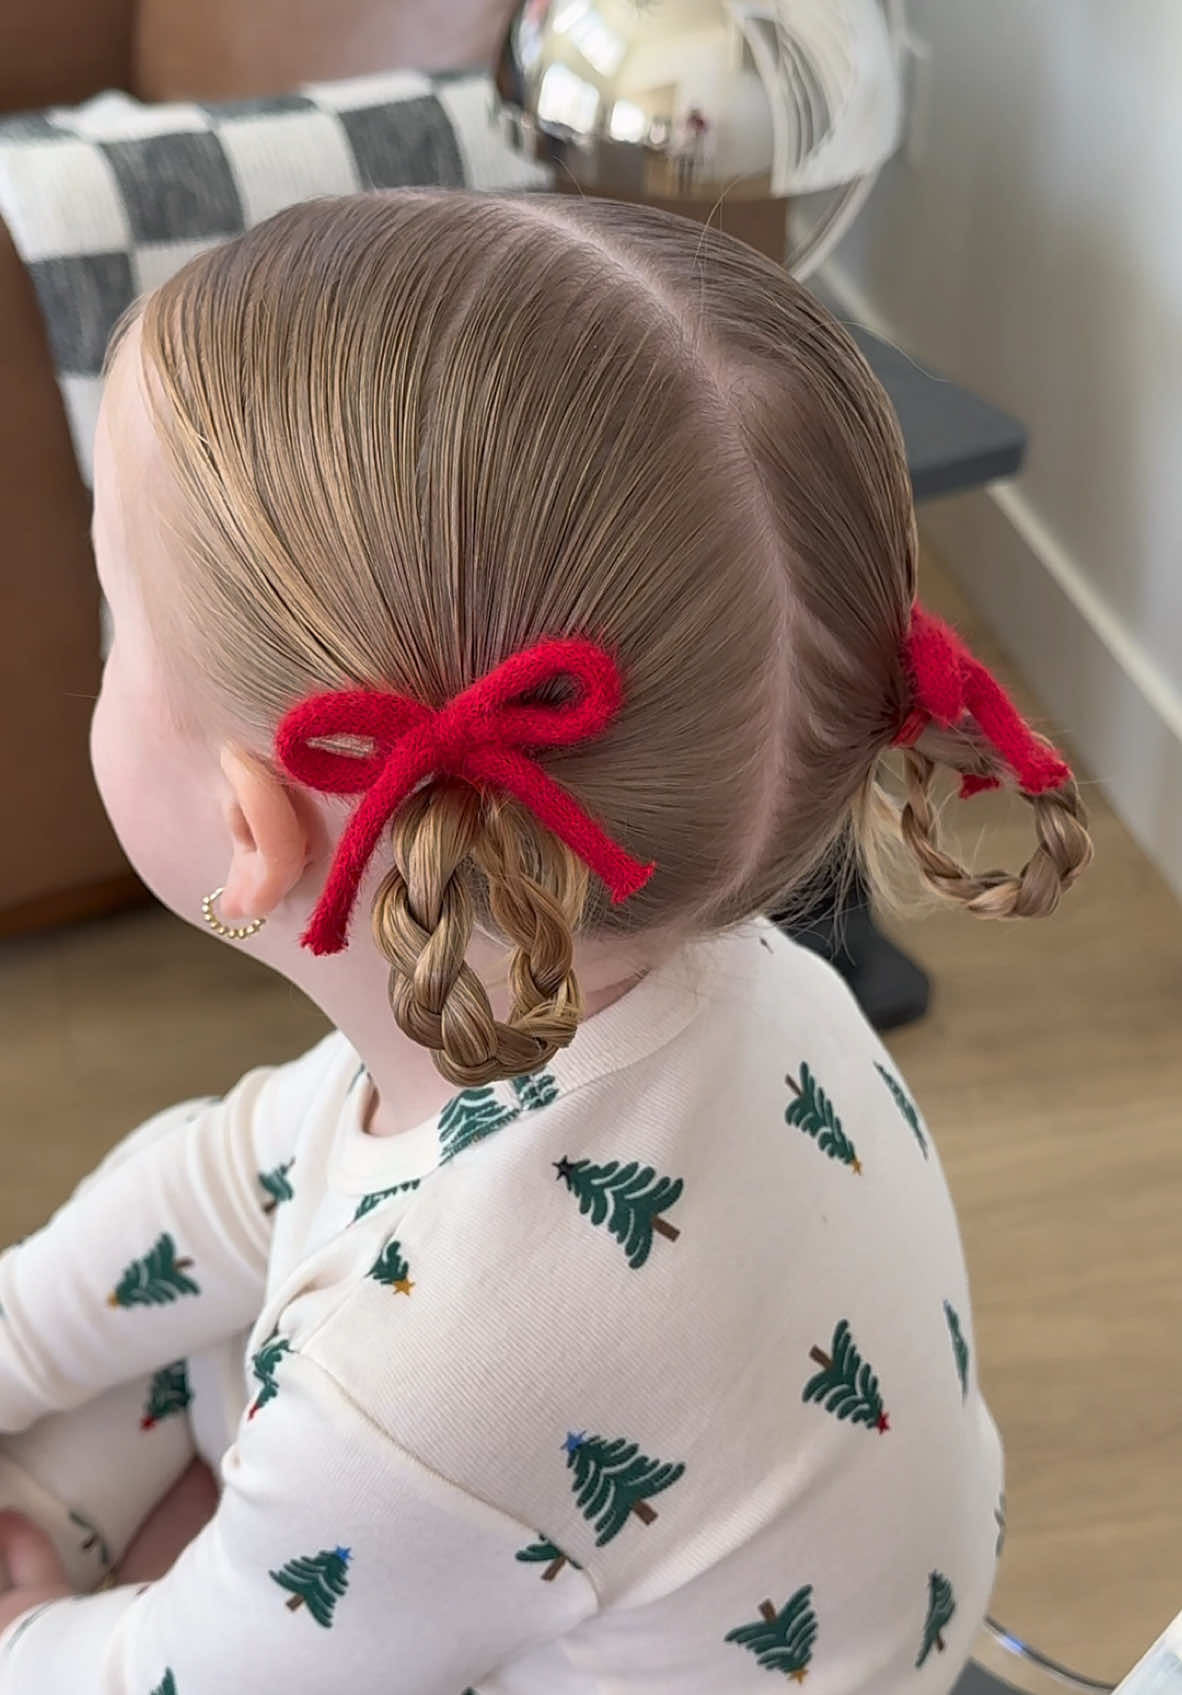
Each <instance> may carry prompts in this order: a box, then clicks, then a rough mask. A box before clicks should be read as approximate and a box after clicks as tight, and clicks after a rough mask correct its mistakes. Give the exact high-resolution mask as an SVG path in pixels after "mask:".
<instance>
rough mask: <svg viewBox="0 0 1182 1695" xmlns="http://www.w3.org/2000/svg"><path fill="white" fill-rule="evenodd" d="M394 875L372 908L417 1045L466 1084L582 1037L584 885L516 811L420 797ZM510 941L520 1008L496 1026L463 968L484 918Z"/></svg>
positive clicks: (436, 790) (480, 989) (454, 791)
mask: <svg viewBox="0 0 1182 1695" xmlns="http://www.w3.org/2000/svg"><path fill="white" fill-rule="evenodd" d="M392 837H393V847H394V866H393V868H392V869H391V870H390V871H389V872H388V873H387V875H386V877H385V878H384V879H383V881H382V884H381V886H380V888H379V890H378V893H377V896H376V898H375V902H374V910H373V932H374V938H375V940H376V942H377V945H378V947H379V948H380V949H381V951H382V953H383V954H384V955H385V957H386V958H387V959H388V960H389V962H390V1005H391V1008H392V1009H393V1012H394V1017H395V1019H396V1021H397V1023H398V1025H399V1028H400V1029H402V1030H403V1031H404V1032H405V1034H406V1035H407V1036H409V1037H410V1038H411V1040H412V1041H415V1042H419V1043H421V1044H422V1045H423V1046H424V1047H428V1048H430V1049H431V1050H432V1052H433V1053H434V1055H435V1062H436V1065H437V1066H438V1068H439V1070H440V1072H441V1073H442V1074H443V1076H444V1077H446V1078H447V1079H448V1080H449V1081H450V1082H452V1083H456V1084H458V1085H460V1086H461V1087H469V1086H472V1085H477V1084H483V1083H491V1082H495V1081H496V1080H497V1079H499V1078H502V1077H516V1076H521V1075H523V1074H526V1073H528V1072H531V1071H536V1070H538V1069H539V1067H541V1066H543V1065H545V1064H546V1063H547V1062H548V1061H549V1060H551V1059H552V1058H553V1057H554V1055H555V1053H557V1051H558V1049H559V1048H561V1047H565V1046H566V1045H567V1043H569V1042H570V1041H571V1039H572V1038H573V1036H574V1034H575V1031H576V1030H577V1028H578V1023H579V1017H580V1014H581V1010H582V1000H581V996H580V992H579V986H578V981H577V979H576V977H575V974H574V969H573V960H574V935H573V933H574V930H575V929H576V927H577V925H578V922H579V919H580V917H581V915H582V909H583V904H584V902H585V899H586V892H587V877H586V873H585V871H584V869H583V867H582V866H581V865H580V864H579V862H578V861H577V860H575V858H574V856H573V855H572V854H571V853H570V852H569V851H568V850H567V849H566V848H564V847H563V846H562V844H561V843H559V842H557V841H556V840H555V839H554V838H553V837H551V836H549V833H548V832H546V831H544V830H543V829H542V828H541V827H540V826H538V825H536V824H535V823H533V822H532V821H531V820H530V819H529V818H528V816H527V815H526V814H524V813H523V812H521V811H520V809H517V808H514V807H511V806H508V805H503V804H500V803H499V802H497V801H496V800H495V799H485V798H483V797H482V796H481V795H480V794H479V793H478V792H477V791H476V790H475V789H474V788H472V787H470V786H469V785H467V784H464V783H448V784H438V785H433V786H431V787H429V788H427V789H423V790H420V791H419V792H418V793H416V794H415V795H413V796H412V797H411V798H410V799H409V800H408V801H407V802H406V803H405V804H404V805H403V806H402V807H401V808H400V810H399V812H398V814H397V816H396V817H395V819H394V822H393V828H392ZM485 910H487V914H488V917H489V918H490V919H491V922H492V925H493V926H494V927H495V929H496V930H498V931H499V932H500V933H501V934H502V935H503V936H504V937H505V938H506V940H507V941H508V942H509V943H510V944H511V949H512V951H511V953H510V959H509V985H510V989H511V993H512V1004H511V1008H510V1012H509V1017H508V1019H507V1020H504V1021H502V1020H499V1019H498V1018H496V1016H495V1015H494V1013H493V1008H492V1003H491V1002H490V1000H489V997H488V993H487V990H486V989H485V986H484V984H483V983H482V982H481V980H480V978H479V977H478V976H477V975H476V973H475V972H474V971H473V970H472V968H471V966H470V965H469V964H468V963H467V954H468V949H469V945H470V943H471V940H472V933H473V930H474V929H475V927H476V922H477V918H478V916H483V913H484V911H485Z"/></svg>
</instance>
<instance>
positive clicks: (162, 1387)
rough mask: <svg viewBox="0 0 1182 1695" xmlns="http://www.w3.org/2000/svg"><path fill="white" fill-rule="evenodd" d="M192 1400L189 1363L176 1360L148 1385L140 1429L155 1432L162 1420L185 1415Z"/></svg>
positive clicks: (157, 1374)
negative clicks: (179, 1414) (181, 1414)
mask: <svg viewBox="0 0 1182 1695" xmlns="http://www.w3.org/2000/svg"><path fill="white" fill-rule="evenodd" d="M192 1399H193V1392H192V1390H191V1389H190V1388H189V1367H188V1362H187V1361H185V1360H175V1361H174V1362H173V1364H172V1365H166V1366H164V1368H163V1369H162V1370H160V1371H158V1372H157V1373H156V1375H155V1377H153V1379H152V1381H151V1383H149V1385H148V1398H147V1400H146V1401H145V1402H144V1416H143V1417H142V1418H141V1419H140V1429H141V1430H154V1429H155V1427H156V1426H157V1425H158V1424H159V1423H160V1421H161V1419H163V1418H172V1417H174V1416H175V1415H176V1414H177V1413H183V1412H184V1410H185V1408H186V1407H187V1406H188V1405H189V1403H190V1401H191V1400H192Z"/></svg>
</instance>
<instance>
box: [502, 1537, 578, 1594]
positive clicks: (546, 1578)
mask: <svg viewBox="0 0 1182 1695" xmlns="http://www.w3.org/2000/svg"><path fill="white" fill-rule="evenodd" d="M517 1558H518V1559H519V1560H521V1561H523V1562H524V1563H525V1564H526V1565H544V1566H545V1567H546V1569H545V1571H544V1572H543V1573H542V1582H543V1583H553V1581H554V1579H555V1578H556V1577H557V1576H558V1574H559V1572H560V1571H561V1570H562V1568H563V1566H570V1567H571V1568H572V1569H573V1570H574V1571H582V1569H583V1568H582V1566H581V1565H580V1564H579V1562H578V1560H572V1559H571V1557H570V1555H569V1554H564V1553H563V1551H562V1549H561V1548H560V1547H559V1546H558V1545H557V1543H555V1542H551V1541H550V1540H549V1539H548V1538H547V1537H545V1536H543V1535H542V1532H541V1531H540V1530H539V1531H538V1540H537V1541H536V1542H531V1543H530V1544H529V1546H528V1548H519V1549H518V1550H517Z"/></svg>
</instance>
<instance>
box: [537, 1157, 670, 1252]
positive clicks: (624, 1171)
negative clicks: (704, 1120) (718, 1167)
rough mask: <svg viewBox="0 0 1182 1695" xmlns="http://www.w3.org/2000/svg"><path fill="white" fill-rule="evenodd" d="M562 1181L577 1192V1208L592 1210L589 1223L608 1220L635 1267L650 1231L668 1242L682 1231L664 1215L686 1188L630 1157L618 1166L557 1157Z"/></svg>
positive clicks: (650, 1241) (649, 1241) (647, 1244)
mask: <svg viewBox="0 0 1182 1695" xmlns="http://www.w3.org/2000/svg"><path fill="white" fill-rule="evenodd" d="M553 1164H554V1169H555V1170H556V1171H557V1173H558V1176H559V1179H560V1181H562V1182H564V1183H565V1184H566V1186H567V1189H568V1190H569V1191H570V1193H571V1194H572V1195H575V1196H577V1198H578V1202H579V1211H580V1212H581V1213H583V1214H584V1215H586V1214H590V1217H591V1222H592V1224H603V1223H604V1222H605V1221H606V1223H607V1227H608V1229H609V1230H610V1231H611V1233H612V1235H613V1236H614V1237H615V1238H616V1241H617V1242H619V1244H620V1246H621V1247H622V1248H623V1250H624V1252H625V1254H626V1255H627V1257H628V1264H629V1265H630V1266H631V1267H632V1269H633V1271H639V1270H640V1267H641V1266H642V1265H643V1264H644V1262H645V1260H646V1259H647V1258H648V1256H649V1253H650V1252H651V1250H652V1245H653V1232H654V1231H656V1233H657V1235H658V1236H663V1237H664V1238H665V1240H666V1241H667V1242H676V1240H677V1238H678V1236H680V1234H681V1232H680V1231H679V1230H676V1229H675V1228H674V1227H673V1225H672V1224H670V1223H669V1222H668V1220H667V1219H665V1218H663V1217H662V1216H661V1215H662V1213H665V1212H668V1210H669V1208H670V1207H671V1206H672V1205H673V1204H674V1202H675V1201H676V1200H677V1199H678V1198H679V1196H680V1195H681V1191H682V1189H683V1188H684V1187H685V1185H684V1184H683V1182H682V1180H681V1178H680V1177H658V1176H657V1175H656V1173H655V1172H654V1170H653V1168H652V1166H651V1165H638V1164H637V1162H636V1161H635V1160H630V1161H629V1162H628V1164H627V1165H621V1164H620V1162H619V1160H617V1159H613V1160H609V1161H608V1162H607V1164H606V1165H592V1163H591V1161H590V1160H588V1159H578V1160H569V1159H565V1158H563V1159H558V1160H555V1161H554V1162H553Z"/></svg>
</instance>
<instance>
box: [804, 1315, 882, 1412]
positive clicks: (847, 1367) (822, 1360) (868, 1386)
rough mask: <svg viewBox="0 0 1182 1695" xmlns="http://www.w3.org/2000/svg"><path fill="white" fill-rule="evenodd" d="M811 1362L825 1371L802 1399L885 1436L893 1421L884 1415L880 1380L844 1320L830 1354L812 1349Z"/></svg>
mask: <svg viewBox="0 0 1182 1695" xmlns="http://www.w3.org/2000/svg"><path fill="white" fill-rule="evenodd" d="M809 1358H810V1359H811V1360H812V1361H813V1362H814V1363H815V1364H816V1365H819V1366H820V1368H821V1369H820V1371H818V1372H817V1374H816V1375H815V1376H814V1377H810V1378H809V1380H808V1382H807V1383H806V1384H805V1386H804V1395H803V1396H802V1399H803V1400H805V1401H822V1402H824V1405H825V1410H826V1412H831V1413H834V1414H835V1415H836V1417H838V1418H842V1419H845V1418H848V1419H849V1421H850V1423H851V1424H865V1425H870V1426H873V1428H874V1429H875V1430H877V1431H878V1433H879V1434H880V1435H885V1433H886V1432H887V1431H888V1430H889V1429H890V1427H891V1421H890V1418H889V1416H888V1415H887V1414H886V1413H885V1412H884V1411H883V1407H882V1398H881V1396H880V1395H879V1392H878V1378H877V1377H876V1376H875V1375H874V1373H873V1372H872V1371H871V1369H870V1367H869V1366H868V1365H867V1364H866V1362H865V1361H864V1360H863V1358H862V1356H861V1354H860V1353H859V1352H858V1350H857V1348H856V1347H855V1346H854V1339H853V1336H852V1335H851V1334H850V1327H849V1324H848V1323H847V1322H846V1320H845V1319H844V1318H843V1319H841V1320H840V1322H839V1323H838V1326H837V1328H836V1330H835V1331H834V1332H833V1341H832V1342H831V1343H830V1347H829V1352H828V1353H825V1351H824V1350H823V1349H822V1348H810V1350H809Z"/></svg>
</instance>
